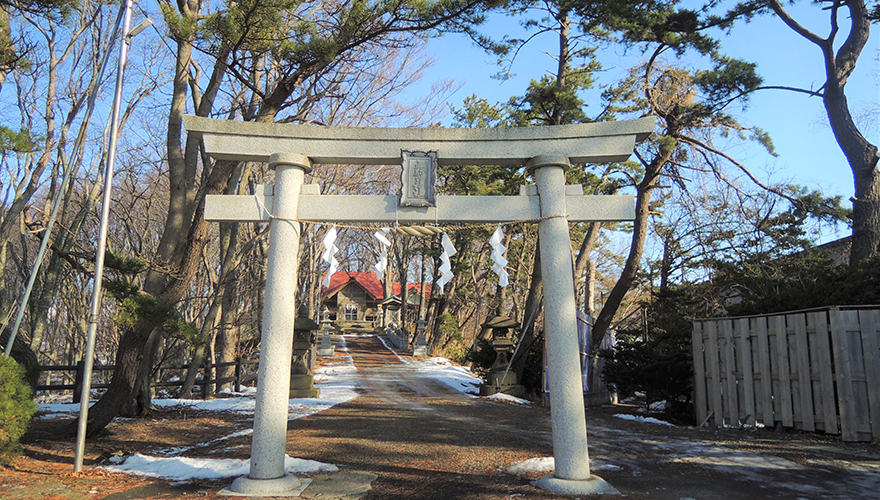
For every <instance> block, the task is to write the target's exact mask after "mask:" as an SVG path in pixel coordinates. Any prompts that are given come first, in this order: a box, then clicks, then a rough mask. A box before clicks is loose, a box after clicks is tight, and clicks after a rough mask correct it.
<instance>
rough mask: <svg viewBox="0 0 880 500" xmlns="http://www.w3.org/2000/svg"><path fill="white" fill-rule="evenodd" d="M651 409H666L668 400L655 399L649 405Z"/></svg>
mask: <svg viewBox="0 0 880 500" xmlns="http://www.w3.org/2000/svg"><path fill="white" fill-rule="evenodd" d="M648 409H649V410H651V411H666V401H654V402H653V403H651V404H649V405H648Z"/></svg>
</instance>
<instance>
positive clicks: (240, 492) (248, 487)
mask: <svg viewBox="0 0 880 500" xmlns="http://www.w3.org/2000/svg"><path fill="white" fill-rule="evenodd" d="M311 482H312V480H311V479H302V480H300V478H298V477H296V476H291V475H289V474H288V475H284V476H282V477H279V478H275V479H251V478H249V477H240V478H238V479H236V480H235V481H233V482H232V484H231V485H230V486H229V487H228V488H223V489H222V490H220V494H221V495H226V496H237V497H298V496H300V494H302V492H303V490H304V489H306V487H307V486H308V485H309V483H311Z"/></svg>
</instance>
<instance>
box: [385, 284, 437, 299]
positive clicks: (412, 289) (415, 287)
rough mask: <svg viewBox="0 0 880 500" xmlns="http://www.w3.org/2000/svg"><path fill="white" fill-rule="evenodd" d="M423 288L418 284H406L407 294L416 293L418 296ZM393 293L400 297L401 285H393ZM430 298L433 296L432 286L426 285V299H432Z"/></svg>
mask: <svg viewBox="0 0 880 500" xmlns="http://www.w3.org/2000/svg"><path fill="white" fill-rule="evenodd" d="M421 288H422V286H421V285H420V284H418V283H407V284H406V291H407V294H410V293H415V294H416V295H418V293H419V290H420V289H421ZM391 293H393V294H394V295H397V296H398V297H400V283H394V284H393V285H391ZM430 296H431V284H430V283H425V297H430Z"/></svg>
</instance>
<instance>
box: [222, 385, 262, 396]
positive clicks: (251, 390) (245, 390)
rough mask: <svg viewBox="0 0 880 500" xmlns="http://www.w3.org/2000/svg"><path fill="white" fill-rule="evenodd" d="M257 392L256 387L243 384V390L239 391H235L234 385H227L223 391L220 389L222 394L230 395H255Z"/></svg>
mask: <svg viewBox="0 0 880 500" xmlns="http://www.w3.org/2000/svg"><path fill="white" fill-rule="evenodd" d="M256 393H257V388H256V387H247V386H241V390H240V391H238V392H235V391H234V390H233V388H232V387H227V388H226V389H223V390H222V391H220V394H224V395H230V396H244V395H254V394H256Z"/></svg>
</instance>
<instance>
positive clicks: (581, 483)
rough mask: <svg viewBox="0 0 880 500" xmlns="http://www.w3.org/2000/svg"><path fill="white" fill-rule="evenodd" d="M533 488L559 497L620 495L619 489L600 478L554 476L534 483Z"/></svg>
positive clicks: (547, 476)
mask: <svg viewBox="0 0 880 500" xmlns="http://www.w3.org/2000/svg"><path fill="white" fill-rule="evenodd" d="M532 486H534V487H536V488H540V489H542V490H544V491H549V492H550V493H555V494H557V495H620V492H619V491H617V488H615V487H614V486H611V485H610V484H608V482H607V481H605V480H604V479H602V478H600V477H598V476H590V477H588V478H587V479H559V478H558V477H556V476H554V475H553V474H547V475H546V476H544V477H542V478H541V479H538V480H537V481H533V482H532Z"/></svg>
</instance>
